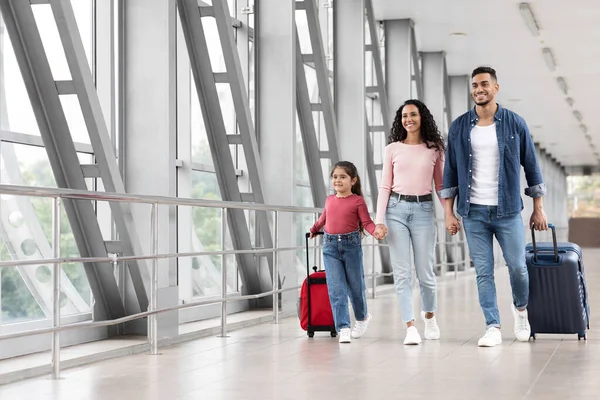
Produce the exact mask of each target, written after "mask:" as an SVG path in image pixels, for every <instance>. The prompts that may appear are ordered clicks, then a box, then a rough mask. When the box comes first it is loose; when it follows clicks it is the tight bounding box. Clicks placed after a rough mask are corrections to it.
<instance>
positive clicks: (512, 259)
mask: <svg viewBox="0 0 600 400" xmlns="http://www.w3.org/2000/svg"><path fill="white" fill-rule="evenodd" d="M471 78H472V79H471V86H472V96H473V100H474V101H475V104H476V105H475V107H474V108H473V109H472V110H470V111H469V112H467V113H465V114H463V115H461V116H460V117H458V118H457V119H456V120H455V121H454V122H453V123H452V125H451V126H450V131H449V133H448V146H447V153H446V163H445V168H444V185H443V189H442V190H441V191H440V195H441V197H443V198H446V199H447V200H446V204H445V212H446V229H447V230H448V231H449V232H450V233H452V234H455V233H456V232H458V230H459V229H460V222H459V221H458V219H457V218H456V216H455V215H454V209H453V207H454V198H455V197H456V196H458V205H457V209H458V213H459V214H460V215H461V216H462V218H463V224H464V228H465V232H466V237H467V242H468V244H469V250H470V252H471V258H472V259H473V263H474V265H475V271H476V273H477V290H478V292H479V304H480V305H481V308H482V310H483V315H484V317H485V323H486V329H487V330H486V333H485V335H484V336H483V337H482V338H481V339H480V340H479V343H478V344H479V346H480V347H493V346H496V345H498V344H500V343H502V334H501V332H500V314H499V312H498V305H497V303H496V286H495V283H494V253H493V247H492V241H493V236H494V235H496V239H497V240H498V242H499V243H500V247H501V248H502V254H503V256H504V259H505V260H506V264H507V265H508V271H509V275H510V284H511V287H512V295H513V306H512V310H513V315H514V318H515V327H514V333H515V336H516V337H517V339H518V340H519V341H521V342H526V341H528V340H529V336H530V333H531V327H530V326H529V320H528V318H527V301H528V299H529V275H528V273H527V266H526V264H525V231H524V229H523V221H522V219H521V210H522V209H523V201H522V199H521V195H520V193H519V192H520V187H521V185H520V183H521V182H520V181H521V173H520V172H521V165H522V166H523V168H524V170H525V178H526V180H527V186H528V187H527V188H526V189H525V194H526V195H527V196H530V197H532V198H533V208H534V211H533V214H532V215H531V219H530V220H529V225H530V227H531V226H532V225H533V226H534V227H535V229H536V230H547V229H548V223H547V221H546V214H545V212H544V209H543V204H542V196H543V195H544V194H545V193H546V185H545V184H544V182H543V180H542V175H541V173H540V168H539V165H538V162H537V159H536V154H535V147H534V144H533V141H532V139H531V135H530V134H529V129H528V128H527V124H526V123H525V121H524V120H523V118H521V117H520V116H518V115H517V114H516V113H514V112H512V111H510V110H507V109H505V108H502V107H500V105H498V104H497V103H496V94H497V93H498V90H499V88H500V87H499V85H498V82H497V76H496V71H495V70H494V69H493V68H490V67H478V68H476V69H475V70H474V71H473V73H472V74H471Z"/></svg>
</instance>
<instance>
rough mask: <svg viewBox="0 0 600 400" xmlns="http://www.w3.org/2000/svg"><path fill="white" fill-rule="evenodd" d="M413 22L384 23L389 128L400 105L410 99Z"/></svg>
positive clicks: (398, 20) (391, 21) (395, 21)
mask: <svg viewBox="0 0 600 400" xmlns="http://www.w3.org/2000/svg"><path fill="white" fill-rule="evenodd" d="M413 25H414V24H413V21H411V20H410V19H397V20H388V21H385V84H386V91H387V96H388V104H389V107H390V109H389V118H390V121H389V123H390V126H391V124H392V122H394V117H395V116H396V111H397V110H398V108H400V105H401V104H402V103H404V102H405V101H406V100H408V99H409V98H411V86H412V81H411V76H412V73H411V63H412V60H411V46H412V45H411V30H412V29H413Z"/></svg>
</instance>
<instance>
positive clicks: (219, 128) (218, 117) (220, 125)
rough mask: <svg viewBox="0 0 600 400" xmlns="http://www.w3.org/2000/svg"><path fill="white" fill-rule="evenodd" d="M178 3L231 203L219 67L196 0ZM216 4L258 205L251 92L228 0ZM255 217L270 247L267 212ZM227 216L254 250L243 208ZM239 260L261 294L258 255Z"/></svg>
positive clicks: (238, 196)
mask: <svg viewBox="0 0 600 400" xmlns="http://www.w3.org/2000/svg"><path fill="white" fill-rule="evenodd" d="M177 6H178V11H179V17H180V19H181V25H182V29H183V33H184V36H185V41H186V45H187V49H188V54H189V57H190V64H191V68H192V73H193V76H194V80H195V83H196V90H197V93H198V100H199V102H200V106H201V108H202V115H203V118H204V123H205V126H206V128H207V137H208V142H209V146H210V149H211V154H212V157H213V161H214V165H215V170H216V175H217V181H218V183H219V188H220V190H221V197H222V199H223V200H227V201H243V198H242V193H241V192H240V189H239V187H238V183H237V178H236V175H235V166H234V164H233V159H232V156H231V151H230V148H229V141H228V138H227V132H226V129H225V123H224V120H223V113H222V110H221V106H220V102H219V96H218V93H217V88H216V82H215V77H214V73H213V72H214V71H213V70H212V66H211V63H210V58H209V53H208V45H207V42H206V36H205V34H204V27H203V24H202V20H201V15H200V10H199V8H198V3H197V0H177ZM212 7H213V15H214V18H215V21H216V23H217V28H218V31H219V37H220V42H221V46H222V48H223V55H224V58H225V64H226V69H227V74H228V78H229V84H230V88H231V94H232V97H233V101H234V107H235V112H236V116H237V122H238V128H239V132H240V135H241V136H242V147H243V150H244V155H245V159H246V163H247V166H248V173H249V177H250V183H251V186H252V194H253V200H254V201H255V202H257V203H264V197H263V193H262V183H261V177H260V174H261V173H262V169H261V165H260V158H259V155H258V145H257V142H256V137H255V133H254V125H253V123H252V119H251V116H250V109H249V106H248V95H247V93H246V90H245V88H244V80H243V77H242V73H241V65H240V60H239V55H238V53H237V49H236V47H235V42H234V39H233V32H232V30H231V27H230V26H229V24H228V19H229V18H230V17H229V10H228V8H227V3H226V2H224V1H222V0H214V1H213V5H212ZM256 218H257V225H258V229H259V230H260V232H261V237H262V240H263V245H264V246H265V247H271V246H272V238H271V235H270V230H269V225H268V220H267V216H266V213H264V212H257V213H256ZM227 219H228V223H229V228H230V229H229V232H230V235H231V239H232V242H233V248H234V249H239V250H242V249H245V250H248V249H251V248H252V241H251V238H250V232H249V229H248V224H247V223H246V217H245V214H244V212H243V211H242V210H230V212H228V213H227ZM237 260H238V266H239V272H240V276H241V278H242V281H243V283H244V291H245V292H246V293H257V292H259V291H262V290H263V289H265V287H262V286H261V281H260V279H259V273H258V272H259V271H258V266H257V263H256V260H255V258H254V257H253V256H252V255H249V254H248V255H238V256H237ZM268 260H269V266H270V267H271V268H272V257H268ZM269 287H270V285H269Z"/></svg>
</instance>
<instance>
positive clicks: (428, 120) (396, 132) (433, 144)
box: [388, 99, 446, 153]
mask: <svg viewBox="0 0 600 400" xmlns="http://www.w3.org/2000/svg"><path fill="white" fill-rule="evenodd" d="M409 104H412V105H413V106H416V107H417V109H418V110H419V114H420V115H421V139H422V140H423V142H424V143H425V144H426V145H427V148H428V149H431V148H435V149H436V150H437V151H438V152H440V153H444V152H445V151H446V144H445V143H444V138H443V137H442V135H441V133H440V131H439V130H438V127H437V124H436V123H435V120H434V119H433V115H431V112H430V111H429V109H428V108H427V106H426V105H425V104H424V103H423V102H422V101H419V100H415V99H412V100H406V101H405V102H404V104H402V105H401V106H400V108H399V109H398V111H396V117H395V118H394V123H393V124H392V129H391V131H390V136H389V137H388V144H390V143H394V142H402V141H404V140H406V137H407V136H408V133H407V132H406V129H404V126H402V111H403V110H404V107H406V106H407V105H409Z"/></svg>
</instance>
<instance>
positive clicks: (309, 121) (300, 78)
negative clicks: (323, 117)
mask: <svg viewBox="0 0 600 400" xmlns="http://www.w3.org/2000/svg"><path fill="white" fill-rule="evenodd" d="M296 108H297V111H298V121H299V124H300V133H301V135H302V146H303V147H304V155H305V157H306V166H307V169H308V179H309V181H310V187H311V192H312V196H313V204H314V206H315V207H324V206H325V198H326V197H327V186H325V182H324V180H323V176H324V175H323V168H322V166H321V151H320V149H319V142H318V141H317V132H316V130H315V122H314V119H313V111H312V107H311V104H310V94H309V92H308V83H307V82H306V74H305V72H304V61H303V60H302V51H301V49H300V39H299V38H298V35H296Z"/></svg>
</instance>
